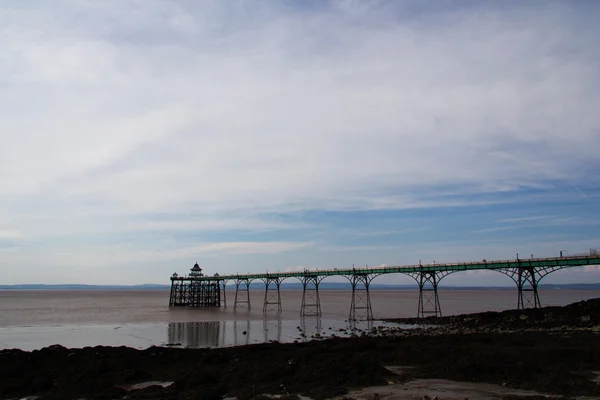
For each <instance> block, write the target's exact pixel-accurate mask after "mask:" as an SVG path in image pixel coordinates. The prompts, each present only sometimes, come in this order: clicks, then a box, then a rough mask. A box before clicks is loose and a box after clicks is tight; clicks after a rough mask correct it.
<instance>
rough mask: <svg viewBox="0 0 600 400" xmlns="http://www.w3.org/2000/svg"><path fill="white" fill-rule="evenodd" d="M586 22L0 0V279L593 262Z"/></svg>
mask: <svg viewBox="0 0 600 400" xmlns="http://www.w3.org/2000/svg"><path fill="white" fill-rule="evenodd" d="M598 16H600V6H599V5H598V4H597V3H595V2H583V1H582V2H570V3H565V2H553V1H546V2H517V1H505V2H480V1H477V2H471V1H437V2H422V1H384V0H381V1H366V0H365V1H350V0H348V1H344V0H340V1H311V2H295V1H294V2H292V1H281V2H273V1H244V0H239V1H232V2H225V1H214V0H210V1H209V0H207V1H184V0H180V1H159V0H145V1H143V2H142V1H133V0H132V1H128V0H118V1H116V0H115V1H103V2H91V1H85V0H64V1H55V2H52V3H51V4H50V3H48V2H21V1H5V2H3V3H2V6H0V49H2V51H1V52H0V144H1V146H0V182H2V185H0V283H3V284H13V283H15V284H16V283H90V284H94V283H97V284H102V283H123V284H130V283H147V282H152V283H163V282H167V279H168V277H169V276H170V274H171V273H173V272H175V271H177V272H180V273H182V272H186V270H187V269H188V268H190V267H191V265H192V264H193V263H194V262H195V261H198V262H200V263H201V264H202V266H204V267H205V269H206V270H207V272H209V273H213V272H219V273H221V274H223V273H236V272H250V271H264V270H270V271H275V270H281V271H282V270H294V269H298V268H305V267H307V268H329V267H331V268H333V267H337V268H342V267H348V266H351V265H352V264H356V265H372V266H377V265H382V264H387V265H403V264H412V263H415V262H418V260H422V261H423V262H431V261H434V260H435V261H436V262H443V261H467V260H478V259H482V258H486V259H495V258H501V259H504V258H513V257H514V256H515V254H516V253H519V254H522V255H526V256H528V255H530V254H534V255H539V256H554V255H558V253H559V251H560V250H567V251H569V252H570V253H571V254H575V253H583V252H586V251H589V249H591V248H598V247H600V217H599V215H600V213H599V211H600V175H599V174H598V172H597V171H598V170H600V156H599V154H600V115H599V114H598V112H597V110H599V109H600V90H599V89H600V79H599V78H600V68H598V65H599V61H600V51H599V50H598V46H597V38H598V36H599V35H600V32H599V30H600V28H598V26H597V23H596V21H597V17H598ZM388 278H389V282H390V283H394V282H397V283H405V282H409V281H410V280H407V278H403V277H401V276H400V277H388ZM388 278H386V279H388ZM408 279H409V278H408ZM446 279H447V280H448V283H449V284H467V285H468V284H473V285H482V284H489V285H497V284H510V281H508V278H506V277H504V276H502V275H500V274H486V273H483V274H481V273H469V274H456V275H453V276H450V277H448V278H446ZM444 282H446V281H444ZM545 282H600V270H599V269H598V268H597V267H589V268H587V269H585V268H579V269H572V270H568V271H561V272H557V273H556V274H553V275H550V276H549V277H548V278H546V280H545Z"/></svg>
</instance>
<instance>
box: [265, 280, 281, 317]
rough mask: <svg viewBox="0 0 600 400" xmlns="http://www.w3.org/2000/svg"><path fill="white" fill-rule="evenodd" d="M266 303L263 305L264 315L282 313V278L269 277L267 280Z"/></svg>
mask: <svg viewBox="0 0 600 400" xmlns="http://www.w3.org/2000/svg"><path fill="white" fill-rule="evenodd" d="M264 282H265V301H264V303H263V313H265V314H267V313H270V312H275V313H281V311H282V309H281V293H280V292H279V287H280V286H281V278H271V277H267V278H266V279H265V280H264Z"/></svg>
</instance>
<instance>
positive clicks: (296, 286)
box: [0, 282, 600, 291]
mask: <svg viewBox="0 0 600 400" xmlns="http://www.w3.org/2000/svg"><path fill="white" fill-rule="evenodd" d="M170 288H171V286H170V285H159V284H143V285H83V284H63V285H60V284H58V285H43V284H20V285H0V290H95V291H101V290H169V289H170ZM226 288H227V289H228V290H232V289H233V290H235V286H234V285H227V286H226ZM370 288H371V289H372V290H414V289H416V288H417V285H416V284H415V285H382V284H371V286H370ZM538 288H539V289H541V290H548V289H551V290H600V283H565V284H554V283H553V284H545V285H544V284H540V285H539V286H538ZM250 289H251V290H264V284H262V283H255V284H251V285H250ZM281 289H282V290H302V284H300V283H288V284H285V283H284V284H282V285H281ZM320 289H321V290H348V289H351V287H350V284H349V283H333V282H331V283H327V282H325V283H322V284H321V285H320ZM439 289H440V290H514V289H515V287H514V286H513V285H510V286H445V285H440V286H439Z"/></svg>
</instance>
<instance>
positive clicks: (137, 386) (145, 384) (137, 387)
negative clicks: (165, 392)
mask: <svg viewBox="0 0 600 400" xmlns="http://www.w3.org/2000/svg"><path fill="white" fill-rule="evenodd" d="M172 384H173V382H166V381H148V382H141V383H136V384H134V385H127V386H122V388H123V389H125V390H140V389H146V388H147V387H150V386H161V387H163V388H166V387H169V386H171V385H172Z"/></svg>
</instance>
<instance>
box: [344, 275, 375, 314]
mask: <svg viewBox="0 0 600 400" xmlns="http://www.w3.org/2000/svg"><path fill="white" fill-rule="evenodd" d="M349 279H350V284H351V285H352V302H351V304H350V316H349V317H348V319H349V320H351V321H360V320H363V321H364V320H366V321H371V320H373V309H372V307H371V295H370V293H369V285H370V283H371V280H372V279H373V277H371V276H369V275H368V274H360V275H352V276H350V278H349Z"/></svg>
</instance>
